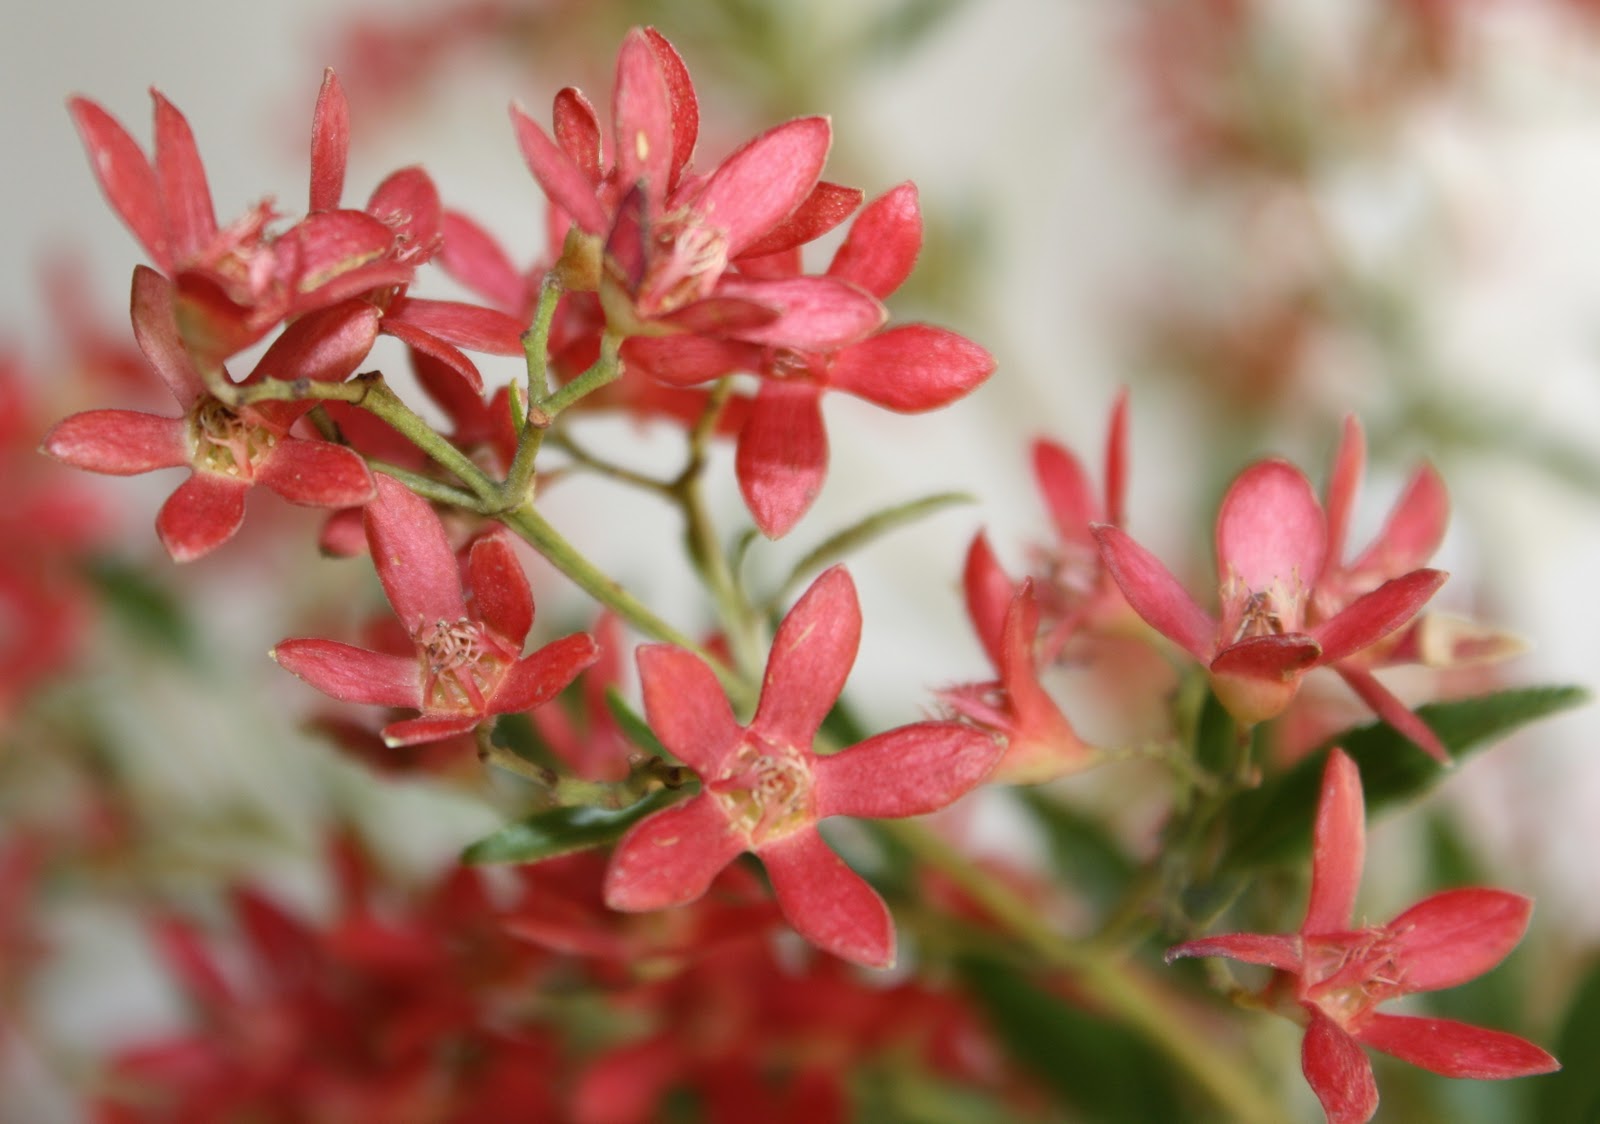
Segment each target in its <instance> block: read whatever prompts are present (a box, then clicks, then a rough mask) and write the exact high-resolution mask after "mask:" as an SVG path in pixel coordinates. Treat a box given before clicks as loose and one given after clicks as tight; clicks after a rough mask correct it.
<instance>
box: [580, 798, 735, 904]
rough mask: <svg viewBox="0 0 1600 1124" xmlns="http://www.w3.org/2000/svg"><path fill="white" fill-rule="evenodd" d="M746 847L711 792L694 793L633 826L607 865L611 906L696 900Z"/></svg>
mask: <svg viewBox="0 0 1600 1124" xmlns="http://www.w3.org/2000/svg"><path fill="white" fill-rule="evenodd" d="M743 850H744V841H743V840H742V839H741V838H740V837H739V836H738V835H737V834H736V833H735V832H734V831H732V830H731V828H730V826H729V824H728V817H727V816H725V815H724V814H723V813H722V810H721V809H720V808H719V807H718V806H717V803H716V801H715V800H713V799H712V798H711V797H710V796H707V795H704V794H702V795H700V796H694V797H691V798H690V799H688V800H686V801H684V802H683V803H682V804H675V805H673V806H672V807H670V808H667V809H666V810H664V811H660V812H657V813H655V814H654V815H653V816H649V817H647V818H646V819H644V820H643V821H641V822H640V823H637V824H635V825H634V826H633V827H632V828H630V829H629V830H628V833H627V834H626V835H624V836H623V837H622V839H621V841H619V842H618V843H617V849H616V850H615V851H614V852H612V855H611V865H610V866H608V867H607V868H606V881H605V899H606V905H607V906H609V907H610V908H611V909H617V910H622V911H623V912H625V913H640V912H646V911H649V910H656V909H666V908H667V907H668V906H674V905H682V904H684V903H685V902H692V901H694V900H695V899H696V898H699V897H700V896H701V895H703V894H704V893H705V892H706V890H707V889H708V888H709V887H710V885H711V882H712V879H714V878H716V876H717V875H718V874H720V873H721V872H722V868H723V867H725V866H727V865H728V864H729V863H730V862H732V861H733V860H734V858H735V857H736V856H738V855H739V854H740V853H741V852H743Z"/></svg>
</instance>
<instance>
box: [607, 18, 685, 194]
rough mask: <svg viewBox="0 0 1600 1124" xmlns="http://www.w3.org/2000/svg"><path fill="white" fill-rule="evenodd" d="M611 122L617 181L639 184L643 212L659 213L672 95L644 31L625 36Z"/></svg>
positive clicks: (667, 167) (668, 165)
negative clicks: (642, 187) (641, 192)
mask: <svg viewBox="0 0 1600 1124" xmlns="http://www.w3.org/2000/svg"><path fill="white" fill-rule="evenodd" d="M611 118H612V126H613V130H614V132H613V135H612V150H611V158H612V160H613V161H615V163H616V177H617V182H618V183H619V184H624V185H627V186H628V187H633V186H635V185H639V184H642V185H643V186H644V191H645V198H646V200H647V206H646V213H647V214H650V215H656V214H660V213H661V210H662V203H663V201H664V200H665V199H666V196H667V181H668V179H669V177H670V176H671V174H672V158H673V153H674V145H673V135H672V91H671V89H670V88H669V87H668V86H667V76H666V75H665V74H664V73H663V72H662V67H661V59H660V56H659V55H658V54H657V53H656V47H655V44H654V43H652V42H651V40H650V38H649V37H648V36H647V35H646V34H645V32H644V29H643V28H637V27H636V28H634V29H633V30H632V31H630V32H628V35H627V37H626V38H625V39H624V40H623V41H622V49H621V50H620V51H618V52H617V76H616V83H615V85H614V86H613V87H612V92H611Z"/></svg>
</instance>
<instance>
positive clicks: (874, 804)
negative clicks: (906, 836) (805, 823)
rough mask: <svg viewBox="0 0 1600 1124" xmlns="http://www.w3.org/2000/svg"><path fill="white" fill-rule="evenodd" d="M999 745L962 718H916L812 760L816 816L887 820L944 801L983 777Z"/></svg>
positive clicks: (1001, 748)
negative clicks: (929, 719)
mask: <svg viewBox="0 0 1600 1124" xmlns="http://www.w3.org/2000/svg"><path fill="white" fill-rule="evenodd" d="M1004 752H1005V747H1004V746H1002V745H1001V744H1000V743H999V742H997V741H995V739H994V738H992V737H990V736H989V735H988V734H986V733H984V732H983V731H982V730H977V729H974V728H973V727H971V726H968V725H966V724H965V723H962V722H918V723H917V724H916V725H913V726H901V727H900V728H899V729H895V730H889V731H888V732H886V733H882V734H879V735H877V736H876V737H872V738H868V739H867V740H866V741H864V742H861V743H860V744H858V745H853V746H851V747H850V748H849V749H845V750H841V751H840V752H838V753H832V754H828V755H827V756H825V757H818V758H817V759H816V761H814V762H813V763H812V767H811V775H812V790H811V791H812V796H813V799H814V800H815V809H816V816H817V818H818V819H819V820H820V819H826V818H827V817H828V816H859V817H862V818H864V819H889V818H895V817H899V816H920V815H925V814H926V813H928V812H932V811H935V810H937V809H939V808H943V807H944V806H945V805H946V804H949V803H951V802H952V801H954V800H956V799H957V798H958V797H960V796H963V795H965V794H966V793H967V792H968V790H970V789H971V788H972V787H973V786H974V785H976V784H977V783H978V782H979V781H981V780H983V778H984V777H986V776H988V774H989V772H990V770H992V769H993V768H994V766H995V763H996V762H997V761H999V760H1000V757H1001V756H1002V755H1003V754H1004Z"/></svg>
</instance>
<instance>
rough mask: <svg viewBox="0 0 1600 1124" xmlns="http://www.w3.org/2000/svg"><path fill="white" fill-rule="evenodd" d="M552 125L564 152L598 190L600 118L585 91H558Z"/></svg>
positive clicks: (599, 176)
mask: <svg viewBox="0 0 1600 1124" xmlns="http://www.w3.org/2000/svg"><path fill="white" fill-rule="evenodd" d="M550 125H551V128H552V129H553V130H554V132H555V141H556V144H558V145H560V146H561V151H562V152H565V153H566V154H567V155H568V156H569V157H571V158H572V162H573V163H574V164H576V165H577V166H578V168H579V169H580V170H581V171H582V172H583V174H584V175H585V176H586V177H588V180H589V182H590V183H592V184H594V185H595V186H596V187H598V186H599V185H600V178H601V176H602V175H603V174H604V173H603V172H602V170H601V166H600V160H601V153H600V117H599V115H598V114H597V113H595V111H594V106H593V105H591V104H590V103H589V99H588V98H586V97H584V95H583V91H582V90H580V89H578V88H577V87H576V86H566V87H563V88H562V89H560V90H557V91H556V97H555V103H554V104H553V105H552V106H551V109H550Z"/></svg>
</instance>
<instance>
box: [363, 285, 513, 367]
mask: <svg viewBox="0 0 1600 1124" xmlns="http://www.w3.org/2000/svg"><path fill="white" fill-rule="evenodd" d="M397 320H398V321H403V322H405V323H407V324H410V325H411V326H412V327H414V328H420V329H421V330H422V331H424V332H427V333H428V334H429V335H430V336H434V337H436V338H438V339H441V340H444V341H445V342H447V343H453V344H455V345H456V346H457V347H462V348H466V349H467V350H468V351H484V352H488V353H489V354H490V355H517V356H520V355H521V354H522V330H523V327H524V325H523V323H522V321H520V320H518V319H516V318H515V317H512V316H508V315H506V314H505V313H504V312H497V311H495V310H494V309H492V308H482V307H480V306H478V305H475V304H466V303H464V302H462V301H435V300H421V299H411V298H407V299H406V301H405V303H403V304H402V305H401V306H400V307H399V308H398V309H396V310H395V311H394V312H392V313H390V314H389V315H388V316H386V317H384V324H385V326H392V325H393V324H394V323H395V322H396V321H397Z"/></svg>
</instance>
